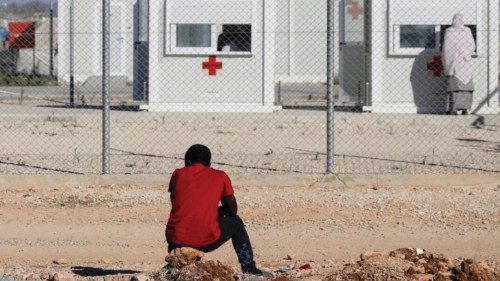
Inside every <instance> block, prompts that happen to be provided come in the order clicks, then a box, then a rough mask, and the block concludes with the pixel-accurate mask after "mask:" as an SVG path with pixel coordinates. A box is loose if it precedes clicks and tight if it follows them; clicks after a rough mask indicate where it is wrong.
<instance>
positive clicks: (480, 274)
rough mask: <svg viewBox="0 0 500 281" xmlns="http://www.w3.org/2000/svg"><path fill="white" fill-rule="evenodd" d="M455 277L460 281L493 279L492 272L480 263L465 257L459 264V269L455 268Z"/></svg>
mask: <svg viewBox="0 0 500 281" xmlns="http://www.w3.org/2000/svg"><path fill="white" fill-rule="evenodd" d="M457 271H458V274H456V279H457V280H460V281H468V280H478V281H479V280H494V279H493V276H492V275H493V273H492V272H491V271H490V270H489V269H488V268H486V267H484V266H483V265H481V264H480V263H478V262H476V261H474V260H472V259H467V260H464V261H462V263H461V264H460V270H457Z"/></svg>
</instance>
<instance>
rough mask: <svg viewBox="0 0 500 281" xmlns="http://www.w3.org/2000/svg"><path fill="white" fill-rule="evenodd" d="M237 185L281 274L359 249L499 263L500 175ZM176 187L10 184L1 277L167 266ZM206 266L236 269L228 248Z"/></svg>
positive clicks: (1, 190) (268, 263)
mask: <svg viewBox="0 0 500 281" xmlns="http://www.w3.org/2000/svg"><path fill="white" fill-rule="evenodd" d="M232 178H233V182H234V185H235V192H236V196H237V199H238V202H239V206H240V215H241V217H242V218H243V220H244V221H245V222H246V225H247V228H248V231H249V234H250V237H251V239H252V243H253V246H254V251H255V253H256V260H257V262H258V264H259V265H260V266H261V267H263V268H265V269H268V270H270V271H273V272H277V271H279V270H280V269H283V268H286V267H293V266H300V265H304V264H310V265H311V266H312V267H313V269H314V271H313V272H312V273H311V274H310V275H309V276H308V277H307V278H309V279H311V280H318V279H323V278H324V277H325V276H326V275H327V274H328V273H329V272H331V271H332V270H334V269H338V268H339V267H340V266H342V265H343V264H344V263H348V262H350V261H354V260H358V259H359V255H360V253H364V252H370V251H378V250H387V251H389V250H394V249H398V248H402V247H413V248H422V249H426V250H428V251H431V252H434V253H442V254H444V255H446V256H448V257H450V258H460V257H462V258H473V259H476V260H479V261H482V262H483V263H485V264H487V265H489V266H491V267H493V268H495V267H496V268H498V266H499V265H500V251H499V249H500V239H499V237H500V203H499V202H500V174H489V175H460V176H459V175H449V176H385V177H373V176H372V177H367V176H342V177H334V176H329V177H325V176H315V175H309V176H302V175H301V176H297V175H295V176H270V175H268V176H258V177H255V176H248V175H240V174H233V175H232ZM167 180H168V175H158V176H153V175H147V176H131V177H126V176H115V177H109V178H99V177H87V176H82V177H78V176H31V177H30V176H2V177H0V270H3V271H4V272H5V273H7V274H9V275H12V276H17V278H19V279H22V278H23V277H24V278H25V279H27V280H30V279H32V280H36V279H37V278H38V277H43V276H44V274H45V275H47V274H51V273H54V272H59V271H65V270H66V271H68V270H72V271H73V272H77V271H78V268H80V269H82V268H83V269H87V271H89V270H90V271H91V272H94V273H95V272H96V270H97V272H101V273H102V272H104V273H106V272H108V273H109V272H113V271H105V270H111V269H113V270H115V271H114V272H129V271H130V272H135V271H137V272H140V271H148V272H149V271H155V270H158V269H159V268H161V267H162V266H163V265H164V261H163V260H164V257H165V255H166V253H167V251H166V244H165V241H164V234H163V231H164V225H165V220H166V218H167V216H168V212H169V208H170V207H169V202H168V194H167V192H166V185H165V183H166V182H167ZM206 258H208V259H212V260H219V261H221V262H223V263H224V264H227V265H229V266H230V267H232V268H233V269H235V270H237V260H236V256H235V255H234V253H233V252H232V249H231V247H230V245H226V246H224V247H223V248H222V249H219V250H217V251H215V252H213V253H210V254H208V255H207V256H206ZM56 260H59V263H60V265H56V264H54V263H53V261H56ZM75 270H76V271H75ZM92 270H94V271H92ZM99 270H101V271H99ZM124 270H126V271H124ZM30 274H31V275H30ZM33 274H37V275H33ZM0 276H2V274H1V273H0ZM33 276H35V277H33ZM47 276H48V275H47ZM83 276H85V275H83ZM88 276H95V275H88Z"/></svg>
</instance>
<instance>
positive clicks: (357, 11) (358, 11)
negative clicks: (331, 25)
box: [347, 1, 365, 20]
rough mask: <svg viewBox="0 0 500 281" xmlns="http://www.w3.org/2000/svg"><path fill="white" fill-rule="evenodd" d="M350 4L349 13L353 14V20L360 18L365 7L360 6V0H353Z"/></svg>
mask: <svg viewBox="0 0 500 281" xmlns="http://www.w3.org/2000/svg"><path fill="white" fill-rule="evenodd" d="M348 6H349V8H347V13H349V14H350V15H351V16H352V20H358V19H359V16H361V15H362V14H363V13H364V12H365V9H364V8H363V7H360V6H359V3H358V1H351V2H350V3H349V5H348Z"/></svg>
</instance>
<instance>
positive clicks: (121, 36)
mask: <svg viewBox="0 0 500 281" xmlns="http://www.w3.org/2000/svg"><path fill="white" fill-rule="evenodd" d="M110 14H111V16H110V31H111V35H110V61H111V65H110V72H111V75H113V76H123V75H125V69H124V65H125V35H126V34H125V22H124V16H125V13H124V9H123V6H122V5H120V4H111V7H110ZM130 20H132V19H130Z"/></svg>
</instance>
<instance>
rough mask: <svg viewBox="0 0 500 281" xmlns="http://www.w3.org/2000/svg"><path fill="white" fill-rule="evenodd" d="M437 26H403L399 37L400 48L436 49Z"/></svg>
mask: <svg viewBox="0 0 500 281" xmlns="http://www.w3.org/2000/svg"><path fill="white" fill-rule="evenodd" d="M436 35H437V33H436V26H435V25H401V26H400V35H399V47H400V48H424V49H435V48H436Z"/></svg>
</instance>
